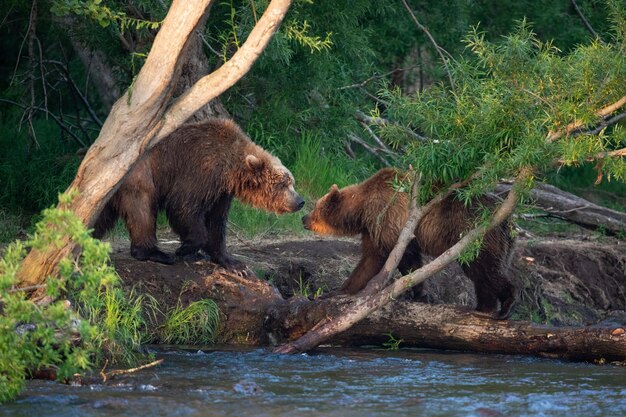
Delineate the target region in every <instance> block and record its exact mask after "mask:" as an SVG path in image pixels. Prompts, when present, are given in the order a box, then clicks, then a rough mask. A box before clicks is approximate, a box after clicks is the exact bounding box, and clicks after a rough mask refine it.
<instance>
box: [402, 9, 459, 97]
mask: <svg viewBox="0 0 626 417" xmlns="http://www.w3.org/2000/svg"><path fill="white" fill-rule="evenodd" d="M402 4H404V7H405V8H406V9H407V11H408V12H409V14H410V15H411V18H412V19H413V21H414V22H415V24H416V25H417V27H418V28H419V29H420V30H421V31H422V32H424V33H425V34H426V36H427V37H428V39H429V40H430V43H432V44H433V46H434V47H435V51H437V53H438V54H439V57H440V58H441V62H443V65H444V66H445V68H446V73H447V74H448V80H449V81H450V87H451V88H452V90H454V89H455V85H454V80H453V79H452V73H451V72H450V68H449V67H448V59H447V58H446V57H445V56H444V54H443V53H444V52H445V53H446V54H448V52H446V50H445V49H443V48H442V47H440V46H439V44H437V41H435V38H433V35H431V34H430V32H429V31H428V29H426V27H425V26H424V25H422V24H421V23H420V22H419V21H418V20H417V17H415V13H413V10H411V8H410V7H409V5H408V4H407V2H406V0H402ZM448 55H450V54H448Z"/></svg>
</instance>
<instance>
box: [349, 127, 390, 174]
mask: <svg viewBox="0 0 626 417" xmlns="http://www.w3.org/2000/svg"><path fill="white" fill-rule="evenodd" d="M348 139H350V140H351V141H352V142H355V143H358V144H359V145H361V146H362V147H363V148H365V150H366V151H368V152H369V153H371V154H372V155H374V156H375V157H376V158H377V159H378V160H379V161H380V162H382V163H383V165H385V166H391V164H390V163H389V161H387V160H386V159H385V158H383V157H382V156H381V155H380V151H381V149H379V148H374V147H372V146H370V145H369V144H368V143H367V142H365V141H364V140H363V139H361V138H360V137H358V136H357V135H355V134H353V133H350V134H349V135H348Z"/></svg>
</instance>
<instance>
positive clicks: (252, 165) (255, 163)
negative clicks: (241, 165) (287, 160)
mask: <svg viewBox="0 0 626 417" xmlns="http://www.w3.org/2000/svg"><path fill="white" fill-rule="evenodd" d="M245 163H246V166H247V167H248V168H249V169H251V170H252V171H258V170H260V169H261V168H263V161H262V160H261V159H259V158H257V157H256V156H254V155H252V154H249V155H247V156H246V160H245Z"/></svg>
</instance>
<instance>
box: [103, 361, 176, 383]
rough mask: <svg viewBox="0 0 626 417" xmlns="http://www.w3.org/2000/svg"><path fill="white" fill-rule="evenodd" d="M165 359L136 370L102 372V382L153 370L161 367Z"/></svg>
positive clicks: (138, 367)
mask: <svg viewBox="0 0 626 417" xmlns="http://www.w3.org/2000/svg"><path fill="white" fill-rule="evenodd" d="M163 360H164V359H157V360H156V361H153V362H150V363H147V364H145V365H141V366H137V367H136V368H130V369H114V370H113V371H109V372H104V370H103V371H101V372H100V375H102V382H106V381H107V379H113V378H115V377H116V376H118V375H128V374H132V373H135V372H138V371H143V370H144V369H148V368H153V367H155V366H158V365H161V364H162V363H163Z"/></svg>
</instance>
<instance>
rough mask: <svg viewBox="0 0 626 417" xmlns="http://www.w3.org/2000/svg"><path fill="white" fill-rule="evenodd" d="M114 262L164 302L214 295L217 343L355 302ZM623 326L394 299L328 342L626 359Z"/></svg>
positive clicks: (255, 339)
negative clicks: (543, 321)
mask: <svg viewBox="0 0 626 417" xmlns="http://www.w3.org/2000/svg"><path fill="white" fill-rule="evenodd" d="M115 264H116V268H117V270H118V272H119V273H120V275H121V276H122V278H123V280H124V281H125V282H126V284H127V285H129V286H133V287H135V288H136V289H138V290H141V291H144V292H149V293H151V294H152V295H153V296H154V297H156V298H157V299H159V301H161V302H164V303H171V304H172V305H174V304H175V303H177V302H182V303H183V305H186V304H188V303H190V302H192V301H195V300H198V299H204V298H211V299H213V300H214V301H215V302H216V303H217V304H218V306H219V308H220V311H221V315H222V329H221V331H220V335H219V342H220V343H224V344H231V345H247V346H273V345H277V344H282V343H288V342H291V341H294V340H296V339H297V338H299V337H300V336H302V335H303V334H305V333H306V332H307V331H309V330H310V329H312V328H313V327H314V326H315V325H316V324H317V323H319V322H320V321H322V320H323V319H326V318H328V317H336V316H338V315H341V314H342V313H343V312H344V311H345V309H346V308H348V307H349V306H350V305H351V304H352V302H353V299H352V298H350V297H332V298H327V299H316V300H309V299H307V298H304V297H292V298H290V299H289V300H285V299H284V298H283V297H281V296H280V294H279V293H278V291H276V289H275V288H274V286H273V285H272V284H271V283H270V282H268V281H266V280H263V279H258V278H246V279H244V278H240V277H237V276H233V275H230V274H227V273H224V272H223V270H221V269H219V268H216V266H215V265H213V264H211V263H210V262H206V261H202V262H195V263H189V264H186V263H181V264H176V265H172V266H167V265H160V264H154V263H150V262H137V261H135V260H133V259H131V258H130V257H127V256H121V257H118V259H116V260H115ZM183 277H184V279H182V278H183ZM165 295H169V296H165ZM173 295H176V296H175V297H174V296H173ZM164 307H165V308H167V306H164ZM625 325H626V323H620V324H616V325H606V326H600V327H594V326H586V327H552V326H541V325H534V324H531V323H529V322H526V321H505V320H493V319H491V318H489V317H483V316H479V315H477V314H476V313H475V312H473V311H472V310H470V309H466V308H461V307H458V306H453V305H442V304H439V305H433V304H424V303H416V302H412V301H392V302H390V303H389V304H388V305H387V306H385V307H384V308H382V309H381V310H379V311H377V312H375V313H373V314H372V315H370V316H369V317H367V318H366V319H364V320H363V321H361V322H360V323H357V324H355V325H354V326H353V327H352V328H350V329H349V330H347V331H346V332H343V333H341V334H339V335H336V336H334V337H333V338H331V339H330V340H328V341H327V342H326V343H329V344H332V345H337V346H363V345H377V346H381V345H382V344H384V343H386V342H389V340H390V334H391V335H393V337H394V338H395V339H398V340H400V339H401V340H402V342H401V344H400V346H402V347H423V348H436V349H451V350H462V351H473V352H484V353H502V354H524V355H535V356H544V357H551V358H562V359H567V360H576V361H600V360H606V361H625V360H626V331H625V330H626V326H625Z"/></svg>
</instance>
